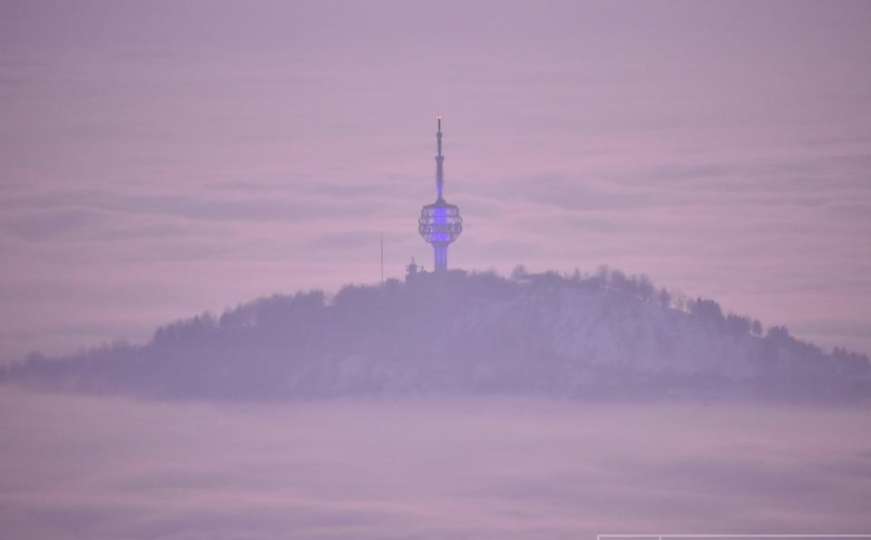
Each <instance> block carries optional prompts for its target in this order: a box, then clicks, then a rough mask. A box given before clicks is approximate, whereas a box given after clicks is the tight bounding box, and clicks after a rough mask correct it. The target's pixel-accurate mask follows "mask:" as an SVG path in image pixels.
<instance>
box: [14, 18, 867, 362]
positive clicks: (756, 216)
mask: <svg viewBox="0 0 871 540" xmlns="http://www.w3.org/2000/svg"><path fill="white" fill-rule="evenodd" d="M868 36H871V4H869V3H867V2H818V3H805V2H787V3H777V2H765V3H740V2H727V3H707V2H706V3H702V2H676V3H673V2H669V3H653V2H645V3H638V2H631V3H629V2H627V3H620V2H617V3H602V4H584V3H577V2H567V3H548V4H547V6H546V7H543V6H542V5H540V4H539V3H534V2H529V3H512V2H492V3H471V4H470V3H467V2H457V3H453V2H426V3H424V2H420V3H409V2H392V3H382V2H365V3H363V2H348V3H331V2H302V3H300V2H270V3H254V4H253V7H252V6H251V5H249V4H248V3H242V2H147V3H134V2H75V3H70V2H30V1H29V2H14V1H12V2H10V1H4V2H2V4H0V118H2V119H3V122H2V123H0V260H2V265H0V272H2V278H3V279H2V280H0V299H2V301H0V323H2V324H0V361H10V360H13V359H15V358H18V357H20V356H21V355H23V354H24V353H26V352H27V351H29V350H32V349H41V350H43V351H45V352H50V353H58V352H65V351H71V350H75V349H76V348H78V347H82V346H87V345H94V344H97V343H100V342H103V341H106V340H110V339H114V338H126V339H130V340H134V341H135V340H142V339H145V338H147V336H148V335H149V334H150V332H151V331H152V330H153V328H154V327H155V326H156V325H158V324H160V323H163V322H167V321H169V320H172V319H175V318H178V317H183V316H187V315H191V314H194V313H196V312H199V311H202V310H207V309H208V310H213V311H220V310H221V309H223V308H225V307H228V306H232V305H235V304H237V303H239V302H242V301H245V300H249V299H252V298H253V297H256V296H258V295H264V294H271V293H273V292H292V291H295V290H297V289H307V288H315V287H316V288H324V289H327V290H328V291H329V290H335V289H336V288H337V287H339V286H340V285H342V284H343V283H346V282H358V283H359V282H374V281H375V280H377V279H378V276H379V269H378V237H379V233H380V232H383V233H384V238H385V263H386V273H387V275H388V276H395V277H400V276H401V275H402V273H403V266H404V265H405V264H406V263H407V262H408V260H409V259H410V258H411V257H412V256H414V257H416V258H417V259H418V261H423V262H424V264H425V265H427V266H428V267H430V266H431V265H432V262H431V260H430V259H431V253H430V252H429V250H428V248H427V246H426V245H425V244H424V243H423V241H422V240H421V239H420V238H419V237H418V235H417V231H416V218H417V212H418V210H419V208H420V206H421V205H422V204H425V203H428V202H431V200H432V199H433V197H434V196H433V174H434V162H433V159H432V156H433V154H434V151H435V148H434V145H435V141H434V131H435V122H434V117H435V114H436V113H441V114H442V115H443V116H444V117H445V152H446V156H447V157H446V162H445V168H446V194H447V197H448V200H449V201H451V202H453V203H455V204H458V205H459V206H460V208H461V209H462V212H463V215H464V217H465V220H466V229H465V232H464V234H463V236H462V237H461V238H460V240H459V241H458V242H457V243H456V244H455V245H454V246H453V247H452V248H451V258H450V263H451V265H452V266H454V267H461V268H465V269H470V270H487V269H491V268H493V269H497V270H499V271H502V272H508V271H510V270H511V268H512V267H513V266H514V265H516V264H519V263H522V264H525V265H526V266H527V267H528V268H529V269H531V270H546V269H556V270H559V271H566V272H569V271H572V270H573V269H574V268H575V267H578V268H580V269H581V270H582V271H593V270H595V268H596V267H597V266H598V265H600V264H607V265H610V266H612V267H616V268H620V269H623V270H624V271H627V272H631V273H646V274H648V275H650V276H651V277H652V278H653V279H654V280H655V281H656V282H657V283H658V284H661V285H664V286H666V287H669V288H674V289H678V290H681V291H683V292H685V293H687V294H690V295H693V296H696V295H702V296H710V297H714V298H716V299H718V300H719V301H721V303H722V304H723V305H724V306H725V307H726V308H727V309H730V310H734V311H737V312H741V313H747V314H750V315H752V316H754V317H758V318H760V319H762V321H763V322H764V323H766V324H787V325H788V326H789V327H790V328H791V329H792V330H793V333H795V334H797V335H799V336H802V337H805V338H808V339H811V340H814V341H816V342H818V343H821V344H823V345H836V344H842V345H847V346H851V347H853V348H855V349H858V350H861V351H864V352H871V302H869V301H868V298H871V241H869V239H871V176H869V170H871V122H869V118H871V70H869V68H868V66H869V60H871V38H869V37H868Z"/></svg>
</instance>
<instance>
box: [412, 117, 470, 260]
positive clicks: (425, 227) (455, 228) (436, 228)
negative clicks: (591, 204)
mask: <svg viewBox="0 0 871 540" xmlns="http://www.w3.org/2000/svg"><path fill="white" fill-rule="evenodd" d="M437 126H438V129H437V131H436V147H437V150H438V152H437V153H436V157H435V160H436V201H435V202H434V203H432V204H428V205H426V206H424V207H423V208H421V209H420V219H419V220H418V229H417V230H418V232H420V235H421V236H422V237H423V239H424V240H426V242H427V243H428V244H430V245H432V248H433V256H434V258H435V264H433V268H434V269H435V271H436V272H444V271H446V270H447V269H448V246H449V245H451V243H452V242H453V241H454V240H456V239H457V237H458V236H460V233H461V232H463V218H462V217H460V209H459V208H458V207H457V205H455V204H448V202H447V201H446V200H445V197H444V189H445V170H444V161H445V156H444V154H442V117H441V116H439V117H438V124H437Z"/></svg>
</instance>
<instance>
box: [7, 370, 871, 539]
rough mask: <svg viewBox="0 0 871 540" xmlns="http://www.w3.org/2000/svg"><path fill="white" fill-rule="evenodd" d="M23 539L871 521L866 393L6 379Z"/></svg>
mask: <svg viewBox="0 0 871 540" xmlns="http://www.w3.org/2000/svg"><path fill="white" fill-rule="evenodd" d="M0 411H3V412H2V413H0V414H2V416H3V419H2V421H3V426H4V435H5V436H4V439H3V444H2V445H0V473H2V474H0V479H2V480H0V523H3V525H4V527H3V528H4V531H5V532H7V533H10V534H13V535H14V536H15V537H17V538H52V539H55V540H64V539H67V538H70V539H72V538H89V539H94V540H102V539H107V540H108V539H116V538H130V539H139V538H142V539H147V538H164V539H179V540H181V539H185V540H195V539H201V538H202V539H209V540H222V539H231V538H233V539H236V538H247V539H252V540H254V539H271V538H306V539H313V538H336V539H345V538H354V539H361V540H362V539H367V540H368V539H372V540H375V539H379V540H380V539H393V538H395V539H399V538H404V539H411V538H414V539H421V540H423V539H433V540H435V539H442V538H480V539H494V540H495V539H497V538H498V539H516V540H521V539H523V540H533V539H541V540H545V539H547V540H556V539H560V540H563V539H564V540H570V539H571V540H578V539H586V540H592V539H593V538H595V535H596V534H597V533H620V532H622V533H638V532H657V531H661V532H668V533H677V532H685V533H693V532H698V531H702V532H709V533H715V532H723V531H726V532H735V531H739V532H748V533H762V532H769V533H784V532H802V533H814V532H826V533H832V532H833V531H834V532H841V533H844V532H853V533H863V532H866V531H867V530H868V527H869V525H871V521H869V516H868V513H867V501H868V499H869V496H871V483H869V481H868V478H869V474H871V438H869V434H868V430H867V429H866V427H867V421H868V415H869V409H868V408H867V407H862V408H839V407H813V408H810V407H798V406H783V405H781V406H772V405H768V406H758V405H757V406H753V407H748V406H745V405H740V404H736V403H728V404H724V403H715V404H708V405H700V404H698V403H660V404H655V405H652V406H651V405H649V404H645V405H639V404H634V405H627V404H623V405H615V404H599V405H595V404H580V403H576V402H565V401H554V400H536V399H440V400H428V399H423V400H340V401H334V402H330V403H324V402H316V403H293V404H250V403H249V404H226V403H225V404H216V403H214V402H212V403H209V402H196V401H192V402H186V403H185V402H168V403H167V402H154V401H139V400H131V399H124V398H117V397H115V398H110V397H83V396H74V395H69V394H34V393H29V392H21V391H17V390H12V389H9V388H8V387H4V388H0Z"/></svg>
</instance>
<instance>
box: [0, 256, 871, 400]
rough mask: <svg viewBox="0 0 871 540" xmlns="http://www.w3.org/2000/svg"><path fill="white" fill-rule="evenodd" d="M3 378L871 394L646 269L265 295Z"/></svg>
mask: <svg viewBox="0 0 871 540" xmlns="http://www.w3.org/2000/svg"><path fill="white" fill-rule="evenodd" d="M2 376H3V379H5V380H7V381H12V382H18V383H24V384H29V385H36V386H47V387H52V388H62V389H68V390H74V391H87V392H124V393H132V394H136V395H144V396H151V397H166V398H180V397H201V398H216V399H284V398H316V397H336V396H350V395H442V394H450V395H463V394H524V395H526V394H529V395H549V396H555V397H566V398H627V399H637V398H648V397H665V396H695V397H703V398H715V397H724V396H754V397H765V398H768V397H774V398H787V399H793V398H798V399H804V398H809V399H837V400H842V399H854V398H860V397H867V396H869V395H871V363H869V360H868V357H867V356H864V355H860V354H856V353H851V352H848V351H846V350H844V349H841V348H836V349H834V350H833V351H831V352H825V351H823V350H822V349H821V348H819V347H817V346H815V345H813V344H810V343H806V342H803V341H800V340H798V339H796V338H794V337H792V336H791V335H790V334H789V332H788V330H787V329H786V328H784V327H781V326H773V327H771V328H768V329H767V330H764V329H763V327H762V325H761V323H759V322H758V321H755V320H752V319H750V318H748V317H744V316H740V315H736V314H725V313H723V311H722V309H721V307H720V305H719V304H718V303H717V302H715V301H714V300H710V299H702V298H697V299H694V300H687V299H684V298H681V297H677V298H675V297H673V296H672V295H671V294H670V293H669V292H668V291H667V290H665V289H657V288H656V287H654V285H653V284H652V283H651V282H650V280H649V279H647V278H646V277H644V276H627V275H625V274H623V273H622V272H619V271H612V270H608V269H605V268H603V269H600V270H599V271H598V272H597V273H594V274H588V275H582V274H580V273H579V272H577V271H576V272H575V273H574V274H573V275H570V276H566V275H560V274H558V273H556V272H546V273H542V274H530V273H527V272H525V271H524V270H523V269H522V267H518V268H517V269H516V270H515V271H514V273H513V274H512V275H511V277H507V278H506V277H502V276H499V275H496V274H495V273H467V272H464V271H459V270H453V271H449V272H444V273H436V274H428V273H420V274H414V275H409V277H408V279H406V280H405V281H399V280H388V281H386V282H385V283H383V284H378V285H348V286H345V287H344V288H342V289H341V290H340V291H339V292H338V293H336V294H335V295H334V296H333V297H330V298H328V297H327V295H325V294H324V293H323V292H321V291H308V292H298V293H296V294H292V295H274V296H271V297H267V298H261V299H258V300H255V301H252V302H249V303H246V304H242V305H240V306H238V307H236V308H234V309H230V310H227V311H226V312H224V313H223V314H221V315H220V316H218V317H216V316H213V315H211V314H202V315H198V316H195V317H192V318H189V319H186V320H181V321H177V322H174V323H172V324H168V325H165V326H162V327H160V328H159V329H158V330H157V331H156V332H155V334H154V336H153V338H152V339H151V340H150V341H149V342H148V343H146V344H144V345H127V344H114V345H107V346H103V347H100V348H96V349H94V350H91V351H87V352H83V353H80V354H76V355H72V356H68V357H63V358H46V357H43V356H41V355H38V354H34V355H31V356H30V357H29V358H28V359H27V361H25V362H23V363H21V364H18V365H15V366H12V367H9V368H7V370H6V371H5V372H4V373H3V375H2Z"/></svg>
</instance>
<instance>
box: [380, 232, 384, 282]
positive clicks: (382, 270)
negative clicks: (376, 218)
mask: <svg viewBox="0 0 871 540" xmlns="http://www.w3.org/2000/svg"><path fill="white" fill-rule="evenodd" d="M381 283H382V284H383V283H384V233H381Z"/></svg>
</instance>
